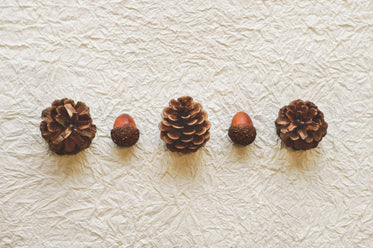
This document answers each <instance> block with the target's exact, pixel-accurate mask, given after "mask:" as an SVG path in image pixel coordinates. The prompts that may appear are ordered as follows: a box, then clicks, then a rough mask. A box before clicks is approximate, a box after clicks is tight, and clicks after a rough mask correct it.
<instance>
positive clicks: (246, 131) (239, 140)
mask: <svg viewBox="0 0 373 248" xmlns="http://www.w3.org/2000/svg"><path fill="white" fill-rule="evenodd" d="M228 135H229V138H231V140H232V141H233V142H234V143H236V144H240V145H243V146H247V145H249V144H251V143H253V142H254V140H255V137H256V130H255V127H254V125H253V122H252V120H251V118H250V116H249V115H248V114H246V113H245V112H238V113H237V114H235V115H234V116H233V119H232V123H231V126H230V128H229V130H228Z"/></svg>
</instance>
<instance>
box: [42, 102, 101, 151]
mask: <svg viewBox="0 0 373 248" xmlns="http://www.w3.org/2000/svg"><path fill="white" fill-rule="evenodd" d="M42 119H43V121H42V122H41V123H40V131H41V135H42V137H43V138H44V139H45V140H46V141H47V142H48V144H49V147H50V149H51V150H52V151H54V152H55V153H57V154H60V155H63V154H75V153H78V152H80V151H81V150H83V149H85V148H87V147H89V145H90V144H91V142H92V140H93V138H94V137H95V134H96V126H95V125H93V124H92V119H91V115H90V114H89V108H88V107H87V106H86V105H85V103H83V102H77V103H76V104H75V103H74V101H73V100H71V99H67V98H63V99H61V100H55V101H54V102H53V103H52V106H51V107H49V108H46V109H44V110H43V112H42Z"/></svg>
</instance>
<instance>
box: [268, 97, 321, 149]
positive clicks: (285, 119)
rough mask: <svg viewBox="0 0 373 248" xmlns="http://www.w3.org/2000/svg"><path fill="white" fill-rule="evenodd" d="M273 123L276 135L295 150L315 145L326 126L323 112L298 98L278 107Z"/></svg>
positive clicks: (312, 104)
mask: <svg viewBox="0 0 373 248" xmlns="http://www.w3.org/2000/svg"><path fill="white" fill-rule="evenodd" d="M275 125H276V130H277V135H278V136H280V138H281V140H282V141H283V142H284V143H285V144H286V145H287V146H290V147H292V148H294V149H295V150H308V149H311V148H314V147H316V146H317V145H318V144H319V142H320V141H321V139H322V138H323V137H324V136H325V135H326V130H327V128H328V124H327V123H326V122H325V120H324V114H323V113H322V112H321V111H320V110H319V109H318V108H317V106H316V105H315V104H314V103H312V102H309V101H302V100H299V99H298V100H295V101H292V102H291V103H290V104H289V105H288V106H284V107H282V108H281V109H280V111H279V114H278V117H277V119H276V121H275Z"/></svg>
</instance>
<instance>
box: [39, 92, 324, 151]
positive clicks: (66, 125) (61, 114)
mask: <svg viewBox="0 0 373 248" xmlns="http://www.w3.org/2000/svg"><path fill="white" fill-rule="evenodd" d="M275 125H276V130H277V134H278V136H279V137H280V139H281V140H282V141H283V142H284V143H285V144H286V145H287V146H289V147H292V148H293V149H295V150H308V149H311V148H314V147H316V146H317V145H318V144H319V142H320V141H321V139H322V138H323V137H324V136H325V135H326V131H327V128H328V124H327V123H326V122H325V120H324V114H323V113H322V112H321V111H320V110H319V109H318V108H317V106H316V105H315V104H314V103H312V102H310V101H302V100H299V99H298V100H295V101H292V102H290V104H289V105H287V106H284V107H282V108H281V109H280V111H279V114H278V117H277V119H276V121H275ZM158 126H159V129H160V131H161V134H160V137H161V139H162V140H163V141H164V142H165V143H166V146H167V148H168V149H169V150H170V151H172V152H181V153H190V152H195V151H197V150H198V149H199V148H201V147H202V146H204V145H205V144H206V142H207V141H208V140H209V139H210V132H209V130H210V127H211V123H210V122H209V120H208V118H207V112H206V111H205V110H203V109H202V105H201V104H200V103H198V102H195V101H193V98H192V97H190V96H183V97H180V98H178V99H172V100H171V101H170V102H169V106H168V107H166V108H164V109H163V112H162V121H161V122H160V123H159V125H158ZM96 130H97V128H96V126H95V125H94V124H93V122H92V118H91V115H90V113H89V107H88V106H87V105H86V104H85V103H83V102H77V103H75V102H74V101H73V100H71V99H67V98H63V99H60V100H55V101H54V102H53V103H52V106H51V107H48V108H46V109H44V110H43V112H42V122H41V123H40V131H41V134H42V137H43V138H44V139H45V140H46V141H47V142H48V144H49V147H50V149H51V150H52V151H53V152H55V153H57V154H60V155H63V154H76V153H78V152H80V151H81V150H83V149H85V148H87V147H89V145H90V144H91V142H92V140H93V139H94V137H95V135H96ZM228 135H229V137H230V139H231V140H232V141H233V142H234V143H236V144H240V145H249V144H251V143H252V142H253V141H254V140H255V137H256V130H255V127H254V125H253V122H252V120H251V119H250V117H249V115H247V114H246V113H245V112H238V113H237V114H236V115H235V116H234V117H233V119H232V123H231V126H230V128H229V130H228ZM139 136H140V132H139V130H138V128H137V127H136V124H135V121H134V120H133V118H132V117H131V116H130V115H128V114H122V115H120V116H119V117H118V118H117V119H116V120H115V122H114V127H113V129H112V130H111V138H112V140H113V141H114V143H116V144H117V145H119V146H125V147H129V146H132V145H134V144H135V143H136V142H137V141H138V139H139Z"/></svg>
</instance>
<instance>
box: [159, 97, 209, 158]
mask: <svg viewBox="0 0 373 248" xmlns="http://www.w3.org/2000/svg"><path fill="white" fill-rule="evenodd" d="M169 105H170V107H166V108H165V109H164V110H163V112H162V118H163V119H162V122H160V123H159V129H160V130H161V139H163V140H164V142H166V144H167V148H168V149H169V150H170V151H172V152H182V153H190V152H195V151H197V150H198V149H199V148H200V147H202V146H203V145H204V144H205V143H206V142H207V141H208V140H209V138H210V132H209V129H210V127H211V123H210V122H209V121H208V120H207V113H206V111H204V110H202V106H201V104H199V103H197V102H194V101H193V98H192V97H190V96H183V97H180V98H178V99H177V100H175V99H172V100H171V101H170V102H169Z"/></svg>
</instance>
